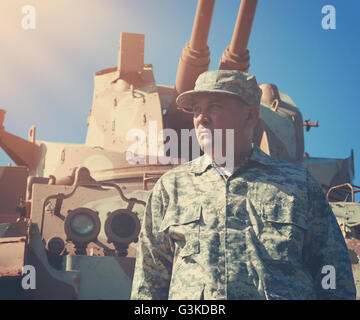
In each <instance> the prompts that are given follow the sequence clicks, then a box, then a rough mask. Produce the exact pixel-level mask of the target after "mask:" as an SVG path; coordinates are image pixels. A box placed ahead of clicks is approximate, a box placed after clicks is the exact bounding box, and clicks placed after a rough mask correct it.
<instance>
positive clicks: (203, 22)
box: [175, 0, 215, 96]
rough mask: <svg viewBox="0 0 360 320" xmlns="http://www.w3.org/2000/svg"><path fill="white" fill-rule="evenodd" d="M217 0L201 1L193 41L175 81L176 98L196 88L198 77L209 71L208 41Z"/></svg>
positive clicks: (183, 54) (184, 50) (183, 56)
mask: <svg viewBox="0 0 360 320" xmlns="http://www.w3.org/2000/svg"><path fill="white" fill-rule="evenodd" d="M214 5H215V0H199V2H198V5H197V9H196V14H195V19H194V25H193V29H192V34H191V39H190V41H189V42H187V43H186V45H185V47H184V49H183V51H182V53H181V57H180V61H179V66H178V70H177V75H176V81H175V92H176V96H177V95H179V94H180V93H182V92H184V91H187V90H191V89H193V88H194V85H195V81H196V79H197V77H198V76H199V75H200V74H201V73H203V72H205V71H207V70H208V68H209V64H210V51H209V47H208V46H207V39H208V35H209V30H210V24H211V17H212V13H213V10H214Z"/></svg>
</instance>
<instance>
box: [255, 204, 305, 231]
mask: <svg viewBox="0 0 360 320" xmlns="http://www.w3.org/2000/svg"><path fill="white" fill-rule="evenodd" d="M262 217H263V219H264V220H265V221H268V222H274V223H286V224H293V225H296V226H298V227H300V228H303V229H304V230H308V229H309V224H308V217H307V214H306V212H304V211H301V210H296V209H295V208H293V207H280V206H278V205H275V206H272V207H270V206H263V208H262Z"/></svg>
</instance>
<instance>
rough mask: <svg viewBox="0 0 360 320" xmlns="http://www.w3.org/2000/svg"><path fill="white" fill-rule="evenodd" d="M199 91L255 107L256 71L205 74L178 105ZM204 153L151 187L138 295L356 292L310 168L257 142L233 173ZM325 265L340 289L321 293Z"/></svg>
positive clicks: (327, 295)
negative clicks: (224, 171) (282, 158)
mask: <svg viewBox="0 0 360 320" xmlns="http://www.w3.org/2000/svg"><path fill="white" fill-rule="evenodd" d="M199 93H200V94H211V93H218V94H226V95H231V96H237V97H239V98H241V100H242V101H243V102H245V103H246V104H248V105H249V106H254V105H259V103H260V99H261V89H260V88H259V87H258V85H257V82H256V79H255V77H254V76H253V75H250V74H247V73H243V72H241V71H238V70H215V71H208V72H204V73H202V74H201V75H200V76H199V78H198V79H197V80H196V84H195V88H194V90H190V91H186V92H184V93H182V94H181V95H179V96H178V97H177V100H176V102H177V104H178V105H180V106H181V107H182V108H183V109H185V110H188V111H191V109H192V104H193V101H194V100H193V98H194V97H195V96H196V95H197V94H199ZM207 159H209V158H208V157H206V156H202V157H200V158H198V159H195V160H194V161H192V162H188V163H186V164H183V165H180V166H178V167H176V168H174V169H172V170H170V171H168V172H167V173H166V174H164V175H163V176H162V177H161V178H160V179H159V180H158V182H157V183H156V184H155V186H154V188H153V190H152V192H151V194H150V197H149V199H148V203H147V206H146V209H145V214H144V220H143V225H142V231H141V233H140V236H139V243H138V245H137V259H136V267H135V274H134V280H133V288H132V296H131V298H132V299H179V300H180V299H354V298H355V286H354V279H353V275H352V269H351V264H350V259H349V255H348V251H347V248H346V245H345V241H344V239H343V236H342V234H341V231H340V228H339V226H338V224H337V221H336V218H335V216H334V214H333V212H332V211H331V208H330V206H329V204H328V202H327V201H326V199H325V196H324V193H323V191H322V189H321V187H320V186H319V184H318V183H317V182H316V181H315V180H314V178H313V177H312V176H311V175H310V173H309V172H308V171H307V170H306V169H305V168H303V167H299V166H296V165H294V164H291V163H288V162H283V161H279V160H276V159H273V158H271V157H269V156H267V155H266V154H265V153H264V152H262V151H261V150H260V149H259V148H258V147H257V146H255V145H253V146H252V154H251V156H250V157H249V158H247V159H245V161H244V162H243V163H242V165H241V166H240V167H238V168H235V170H234V171H233V172H232V173H229V176H224V175H221V174H219V171H221V170H219V168H218V167H216V165H215V164H214V163H213V162H212V160H211V161H208V160H207ZM329 265H330V266H333V267H334V268H335V272H336V277H335V280H336V289H328V290H325V289H323V287H322V282H327V281H326V280H327V278H328V277H329V275H328V274H326V273H327V272H328V271H326V268H325V274H323V273H322V271H323V267H324V266H329ZM324 280H325V281H324ZM330 284H331V281H330ZM325 285H326V283H325Z"/></svg>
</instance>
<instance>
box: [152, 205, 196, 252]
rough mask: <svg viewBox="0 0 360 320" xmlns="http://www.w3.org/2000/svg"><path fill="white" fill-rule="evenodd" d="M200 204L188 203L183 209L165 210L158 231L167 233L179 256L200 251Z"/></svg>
mask: <svg viewBox="0 0 360 320" xmlns="http://www.w3.org/2000/svg"><path fill="white" fill-rule="evenodd" d="M200 218H201V205H200V204H196V205H190V206H188V207H186V208H185V209H183V210H167V211H166V213H165V217H164V219H163V221H162V222H161V225H160V229H159V232H164V233H167V234H168V235H169V236H170V238H171V239H172V241H173V242H175V243H176V244H177V247H178V248H179V249H180V251H179V256H180V257H183V258H185V257H189V256H191V255H193V254H197V253H199V252H200V239H199V237H200Z"/></svg>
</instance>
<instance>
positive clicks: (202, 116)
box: [196, 111, 211, 125]
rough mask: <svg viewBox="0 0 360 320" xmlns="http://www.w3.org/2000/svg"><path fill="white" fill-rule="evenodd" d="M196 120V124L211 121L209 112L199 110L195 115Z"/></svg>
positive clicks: (204, 123)
mask: <svg viewBox="0 0 360 320" xmlns="http://www.w3.org/2000/svg"><path fill="white" fill-rule="evenodd" d="M196 121H197V122H198V124H202V125H206V124H209V123H210V122H211V120H210V117H209V114H208V113H207V112H206V111H201V112H200V113H199V115H198V116H197V119H196Z"/></svg>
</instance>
